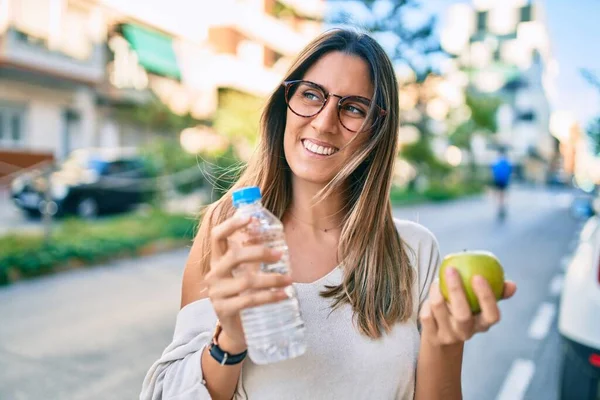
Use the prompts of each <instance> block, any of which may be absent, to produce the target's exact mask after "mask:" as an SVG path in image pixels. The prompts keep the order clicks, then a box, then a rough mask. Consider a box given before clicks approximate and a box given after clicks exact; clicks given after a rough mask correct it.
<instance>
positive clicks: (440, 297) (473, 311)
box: [419, 251, 517, 346]
mask: <svg viewBox="0 0 600 400" xmlns="http://www.w3.org/2000/svg"><path fill="white" fill-rule="evenodd" d="M516 290H517V286H516V285H515V284H514V282H510V281H506V282H505V281H504V272H503V271H502V266H501V265H500V263H499V262H498V260H497V259H496V258H495V257H494V256H493V254H491V253H489V252H481V251H475V252H462V253H456V254H451V255H449V256H447V257H446V258H445V259H444V261H443V262H442V266H441V269H440V282H439V283H437V282H434V283H433V284H432V285H431V289H430V291H429V298H428V299H427V301H426V302H425V303H424V304H423V307H422V308H421V312H420V314H419V320H420V322H421V325H422V338H423V339H424V340H426V342H427V343H431V344H432V345H435V346H441V345H451V344H457V343H461V342H464V341H466V340H468V339H470V338H471V337H472V336H473V335H474V334H476V333H478V332H485V331H487V330H488V329H489V328H490V327H491V326H493V325H494V324H496V323H498V321H500V309H499V308H498V304H497V301H498V299H508V298H510V297H512V296H513V295H514V294H515V292H516Z"/></svg>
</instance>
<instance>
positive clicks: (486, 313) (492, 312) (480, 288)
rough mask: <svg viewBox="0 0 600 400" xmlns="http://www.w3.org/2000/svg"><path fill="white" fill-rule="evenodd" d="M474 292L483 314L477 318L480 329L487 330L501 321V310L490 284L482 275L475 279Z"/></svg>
mask: <svg viewBox="0 0 600 400" xmlns="http://www.w3.org/2000/svg"><path fill="white" fill-rule="evenodd" d="M472 283H473V290H474V291H475V295H476V296H477V299H478V300H479V305H480V306H481V314H480V315H479V316H478V317H477V320H478V322H477V324H478V326H479V327H480V328H482V329H484V330H487V329H489V327H491V326H492V325H494V324H495V323H497V322H498V321H500V309H499V308H498V304H497V303H496V296H495V295H494V292H493V291H492V288H491V287H490V284H489V283H488V282H487V281H486V280H485V278H484V277H482V276H481V275H475V276H474V277H473V282H472Z"/></svg>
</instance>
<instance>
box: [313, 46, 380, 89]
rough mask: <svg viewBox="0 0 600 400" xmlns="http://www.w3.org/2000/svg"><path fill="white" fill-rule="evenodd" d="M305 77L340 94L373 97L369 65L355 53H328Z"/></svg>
mask: <svg viewBox="0 0 600 400" xmlns="http://www.w3.org/2000/svg"><path fill="white" fill-rule="evenodd" d="M304 79H305V80H307V81H311V82H314V83H318V84H319V85H321V86H323V87H324V88H325V89H327V91H328V92H331V93H335V94H338V95H340V96H351V95H352V96H363V97H366V98H369V99H370V98H372V97H373V90H374V88H373V83H372V82H371V75H370V73H369V65H368V64H367V63H366V62H365V61H364V60H363V59H362V58H360V57H358V56H355V55H351V54H345V53H342V52H339V51H335V52H331V53H327V54H325V55H324V56H322V57H321V58H319V60H317V62H315V63H314V64H313V65H312V66H311V67H310V68H309V69H308V70H307V71H306V74H304Z"/></svg>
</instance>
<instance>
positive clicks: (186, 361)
mask: <svg viewBox="0 0 600 400" xmlns="http://www.w3.org/2000/svg"><path fill="white" fill-rule="evenodd" d="M216 322H217V316H216V314H215V312H214V310H213V308H212V305H211V303H210V300H208V299H201V300H198V301H195V302H193V303H190V304H188V305H186V306H185V307H184V308H182V309H181V310H180V311H179V313H178V314H177V322H176V324H175V333H174V335H173V341H172V342H171V344H169V345H168V346H167V348H166V349H165V350H164V352H163V354H162V356H161V357H160V358H159V359H158V360H157V361H156V362H155V363H154V364H153V365H152V367H150V370H149V371H148V373H147V374H146V377H145V378H144V382H143V384H142V391H141V393H140V400H192V399H194V400H209V399H211V397H210V394H209V393H208V390H207V389H206V386H205V384H204V378H203V374H202V363H201V357H202V351H203V350H204V348H205V347H206V345H207V344H208V343H209V342H210V340H211V338H212V334H213V331H214V327H215V324H216Z"/></svg>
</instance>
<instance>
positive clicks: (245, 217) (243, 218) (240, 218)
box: [237, 215, 252, 223]
mask: <svg viewBox="0 0 600 400" xmlns="http://www.w3.org/2000/svg"><path fill="white" fill-rule="evenodd" d="M237 218H238V221H240V223H244V222H248V221H250V218H252V217H251V216H250V215H238V217H237Z"/></svg>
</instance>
